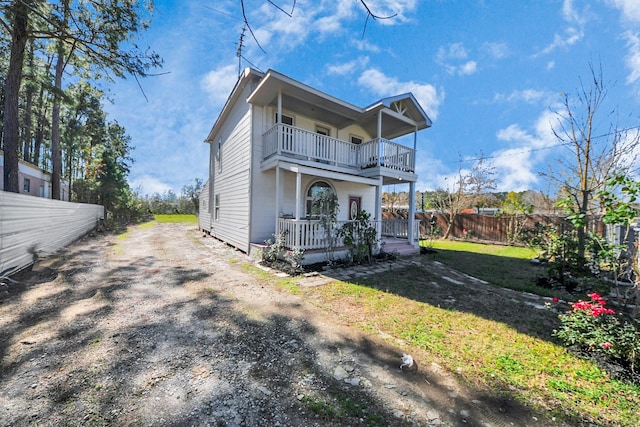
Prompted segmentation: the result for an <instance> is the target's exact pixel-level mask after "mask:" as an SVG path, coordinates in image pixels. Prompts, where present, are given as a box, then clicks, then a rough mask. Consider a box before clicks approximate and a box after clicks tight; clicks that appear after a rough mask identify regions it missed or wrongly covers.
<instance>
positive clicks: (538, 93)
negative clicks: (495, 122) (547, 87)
mask: <svg viewBox="0 0 640 427" xmlns="http://www.w3.org/2000/svg"><path fill="white" fill-rule="evenodd" d="M493 99H494V101H496V102H508V103H518V102H526V103H527V104H538V103H544V104H545V105H548V104H549V102H550V100H551V99H552V94H551V93H549V92H545V91H542V90H536V89H524V90H514V91H512V92H511V93H509V94H503V93H497V94H496V95H495V96H494V98H493Z"/></svg>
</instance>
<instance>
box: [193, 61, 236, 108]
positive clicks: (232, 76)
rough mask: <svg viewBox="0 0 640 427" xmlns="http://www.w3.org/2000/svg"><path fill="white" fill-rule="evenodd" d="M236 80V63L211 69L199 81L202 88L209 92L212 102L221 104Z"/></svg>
mask: <svg viewBox="0 0 640 427" xmlns="http://www.w3.org/2000/svg"><path fill="white" fill-rule="evenodd" d="M237 80H238V68H237V66H236V65H226V66H223V67H221V68H218V69H216V70H211V71H209V72H208V73H207V74H205V76H204V77H203V78H202V80H201V81H200V86H201V87H202V89H203V90H204V91H205V92H206V93H208V94H209V97H210V99H211V101H212V102H214V103H215V104H219V105H222V104H224V102H225V101H226V100H227V97H228V96H229V93H230V92H231V90H232V89H233V86H234V85H235V84H236V81H237Z"/></svg>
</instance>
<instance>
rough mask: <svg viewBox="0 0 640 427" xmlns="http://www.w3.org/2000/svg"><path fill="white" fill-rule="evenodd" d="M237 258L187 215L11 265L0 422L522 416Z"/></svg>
mask: <svg viewBox="0 0 640 427" xmlns="http://www.w3.org/2000/svg"><path fill="white" fill-rule="evenodd" d="M247 264H251V261H250V260H248V258H247V257H246V256H245V255H243V254H242V253H240V252H237V251H234V250H233V249H231V248H229V247H227V246H226V245H224V244H223V243H221V242H219V241H217V240H215V239H213V238H211V237H204V236H203V235H202V233H200V232H199V231H198V230H196V229H195V227H194V226H193V225H189V226H187V225H180V224H154V225H153V226H151V227H149V226H142V227H133V228H131V229H130V230H129V231H128V232H127V233H126V234H124V235H120V236H114V235H110V234H108V235H105V234H100V233H99V234H98V235H97V236H90V237H87V238H85V239H83V240H81V241H79V242H77V243H76V244H74V245H73V246H71V247H69V248H68V249H67V250H65V251H64V252H63V253H61V254H60V255H59V256H56V257H52V258H49V259H47V260H43V261H41V262H40V263H38V264H37V265H36V266H35V267H34V270H33V271H32V272H30V273H23V274H21V275H19V276H18V277H15V279H17V280H18V281H19V283H17V284H9V285H8V287H6V286H5V288H4V294H3V295H2V296H1V297H0V357H1V365H0V425H2V426H7V425H14V426H22V425H52V426H53V425H55V426H60V425H117V426H121V425H124V426H129V425H131V426H182V425H184V426H190V425H193V426H204V425H229V426H242V425H246V426H279V425H280V426H290V425H292V426H314V425H318V426H321V425H353V426H356V425H433V426H438V425H446V426H458V425H460V426H474V425H475V426H490V425H495V426H501V425H532V424H531V422H530V420H527V421H524V420H521V421H522V422H518V420H515V422H514V420H513V419H508V418H506V417H505V416H503V415H500V413H499V410H496V408H488V407H486V406H483V405H481V404H479V402H476V401H474V400H473V398H472V396H471V394H470V392H469V391H468V390H466V389H465V388H464V387H462V386H461V385H460V384H458V383H457V382H456V381H455V378H454V377H453V376H452V375H450V374H447V373H446V372H444V371H443V370H442V369H440V368H439V367H438V366H437V365H435V364H429V366H423V365H421V366H420V369H419V370H418V371H414V370H408V371H406V370H405V371H401V370H400V369H399V365H400V363H401V356H402V349H400V348H395V347H393V346H391V345H389V344H388V342H386V341H382V340H377V339H376V338H375V337H369V336H366V335H364V334H363V333H362V332H361V331H357V330H354V329H353V328H350V327H348V326H347V325H342V324H340V322H339V320H337V319H335V318H329V317H328V316H327V314H326V313H324V312H322V311H321V310H320V309H317V308H316V307H314V306H313V305H311V304H309V303H308V302H306V301H305V300H304V298H303V297H302V296H298V295H293V294H291V293H289V292H286V291H283V290H279V289H278V288H277V287H275V286H274V284H273V280H270V279H269V278H268V277H261V275H259V274H256V272H255V271H253V270H251V269H247V268H245V267H244V266H245V265H247ZM305 281H306V282H305ZM319 284H321V280H320V279H319V278H318V277H314V278H309V279H302V281H301V285H302V286H305V285H306V286H316V285H319ZM425 375H427V376H425Z"/></svg>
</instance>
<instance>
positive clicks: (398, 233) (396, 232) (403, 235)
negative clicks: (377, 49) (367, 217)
mask: <svg viewBox="0 0 640 427" xmlns="http://www.w3.org/2000/svg"><path fill="white" fill-rule="evenodd" d="M381 228H382V229H381V233H380V234H381V235H382V237H393V238H395V239H408V238H409V221H407V220H406V219H383V220H382V221H381ZM413 238H414V240H415V241H416V242H417V241H419V240H420V220H419V219H416V220H414V221H413Z"/></svg>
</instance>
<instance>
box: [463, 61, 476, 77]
mask: <svg viewBox="0 0 640 427" xmlns="http://www.w3.org/2000/svg"><path fill="white" fill-rule="evenodd" d="M477 69H478V64H477V63H476V61H468V62H466V63H464V64H463V65H461V66H460V68H459V69H458V73H459V74H460V75H461V76H468V75H471V74H473V73H475V72H476V70H477Z"/></svg>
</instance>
